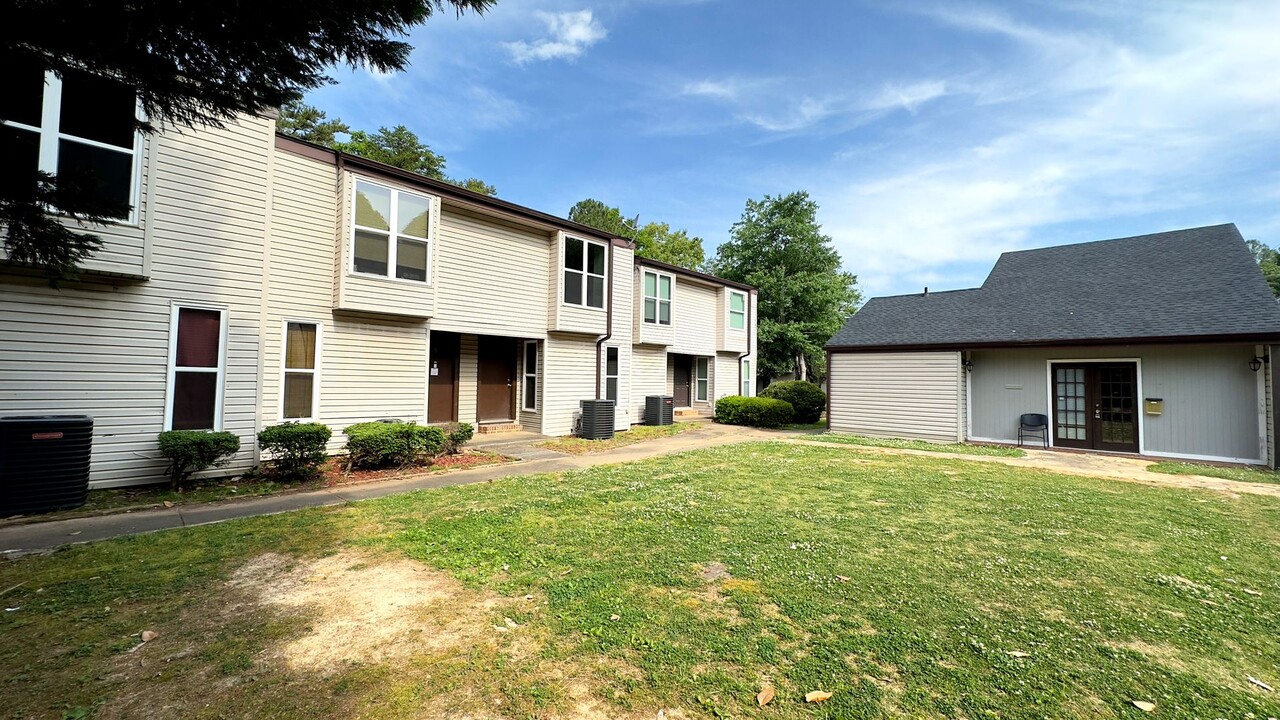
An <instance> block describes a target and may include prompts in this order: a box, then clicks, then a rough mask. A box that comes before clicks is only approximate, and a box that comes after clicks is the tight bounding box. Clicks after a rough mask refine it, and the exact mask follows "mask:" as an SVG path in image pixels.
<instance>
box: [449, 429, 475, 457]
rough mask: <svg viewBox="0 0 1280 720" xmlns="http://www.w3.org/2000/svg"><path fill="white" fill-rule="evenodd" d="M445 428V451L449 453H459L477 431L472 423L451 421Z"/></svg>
mask: <svg viewBox="0 0 1280 720" xmlns="http://www.w3.org/2000/svg"><path fill="white" fill-rule="evenodd" d="M442 429H443V430H444V451H445V452H446V453H448V454H449V455H457V454H458V451H459V450H461V449H462V446H463V445H466V444H467V441H468V440H470V439H471V438H472V437H473V436H474V435H475V433H476V429H475V428H473V427H471V423H449V424H447V425H445V426H444V427H443V428H442Z"/></svg>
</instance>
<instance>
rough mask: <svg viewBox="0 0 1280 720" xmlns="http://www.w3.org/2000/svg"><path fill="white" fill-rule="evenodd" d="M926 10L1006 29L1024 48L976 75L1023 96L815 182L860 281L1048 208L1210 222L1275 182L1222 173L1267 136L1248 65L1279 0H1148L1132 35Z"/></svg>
mask: <svg viewBox="0 0 1280 720" xmlns="http://www.w3.org/2000/svg"><path fill="white" fill-rule="evenodd" d="M935 15H936V19H938V20H940V21H942V22H945V23H947V24H950V25H954V26H957V27H963V28H966V29H969V30H973V31H977V32H995V33H999V34H1001V35H1003V36H1005V37H1008V38H1010V39H1012V40H1014V41H1015V42H1016V43H1017V44H1018V46H1019V48H1020V51H1021V52H1023V53H1025V54H1026V60H1027V62H1026V63H1025V64H1023V65H1020V66H1018V67H1013V68H1007V69H1003V70H1001V71H998V72H997V73H995V77H992V78H988V80H991V81H994V84H995V85H997V86H1001V85H1003V86H1005V87H1020V86H1031V85H1034V86H1036V87H1038V92H1037V93H1036V95H1035V97H1034V102H1030V101H1029V102H1026V103H1021V102H1019V101H1017V100H1012V101H1009V102H1006V103H1003V104H1001V105H1000V106H999V107H998V108H986V109H975V112H983V113H985V114H984V115H983V117H989V118H991V123H990V125H989V127H990V129H989V130H986V131H978V132H973V133H971V134H970V135H968V136H958V137H955V138H953V139H952V141H951V142H949V143H939V142H937V139H936V138H930V139H929V140H925V139H921V138H919V137H917V136H912V137H911V138H910V139H909V140H908V141H904V142H903V143H902V144H901V145H899V146H898V147H895V148H891V149H890V150H889V151H888V152H886V153H885V155H884V156H882V157H881V158H880V159H879V162H878V164H877V166H876V167H874V168H870V169H863V170H862V171H861V172H858V173H856V174H857V175H859V176H860V177H859V179H858V180H856V181H854V182H851V183H850V182H845V183H839V184H835V185H833V186H830V187H829V189H827V190H824V191H822V192H820V193H818V194H819V196H820V200H821V201H822V204H823V207H824V208H826V209H827V212H825V213H824V215H825V216H826V220H827V230H828V231H829V232H830V233H831V234H832V235H833V236H835V237H836V238H837V241H838V243H839V244H840V245H841V247H842V249H843V250H844V255H845V257H846V259H847V260H848V261H849V263H850V265H851V266H852V267H853V268H854V269H856V270H858V272H859V273H860V274H861V275H862V277H863V279H864V280H867V281H869V285H870V287H869V289H871V290H872V291H873V292H874V291H876V290H881V291H882V290H887V289H895V288H900V287H901V286H902V285H903V284H905V283H906V282H912V283H913V285H914V280H913V279H912V278H913V277H914V276H915V275H921V274H927V273H936V272H937V271H938V270H939V269H942V268H947V267H953V268H958V267H960V266H961V265H963V264H964V263H967V262H968V263H973V262H979V263H981V264H982V265H984V266H985V265H987V264H989V262H990V261H991V260H993V259H994V257H995V255H996V254H998V253H999V252H1000V251H1002V250H1008V249H1012V248H1016V247H1020V246H1025V245H1031V244H1041V243H1043V242H1044V240H1043V236H1044V233H1046V232H1047V231H1048V230H1049V229H1050V228H1054V227H1062V226H1063V225H1064V224H1069V223H1078V222H1089V221H1099V220H1103V221H1107V222H1108V223H1109V224H1113V225H1115V226H1116V227H1117V228H1118V230H1117V232H1115V233H1114V234H1125V233H1124V232H1122V231H1119V228H1126V227H1127V226H1126V224H1125V223H1126V220H1127V219H1129V218H1137V217H1150V216H1153V215H1155V216H1161V215H1163V216H1167V217H1170V218H1175V217H1176V218H1178V219H1177V220H1174V221H1173V222H1180V223H1192V224H1203V223H1211V222H1221V221H1226V220H1231V219H1232V218H1229V217H1227V218H1224V217H1221V216H1220V215H1219V214H1218V210H1217V208H1218V207H1220V206H1222V205H1224V204H1225V203H1224V202H1223V201H1224V200H1225V199H1226V198H1228V197H1231V199H1233V200H1238V199H1239V194H1241V193H1244V194H1251V193H1252V194H1257V195H1258V197H1259V198H1262V197H1263V195H1264V194H1265V193H1266V192H1275V188H1274V187H1272V188H1266V187H1254V188H1247V187H1246V188H1241V187H1239V186H1238V185H1237V184H1236V182H1235V180H1236V178H1237V177H1238V173H1239V170H1240V168H1242V167H1248V166H1249V165H1250V164H1253V165H1255V166H1256V165H1257V164H1258V163H1259V162H1260V161H1261V160H1262V158H1263V157H1265V156H1267V155H1268V154H1271V156H1273V157H1274V153H1275V152H1276V151H1277V149H1278V146H1280V142H1278V139H1277V137H1276V136H1275V133H1274V128H1275V127H1276V126H1277V124H1278V123H1280V102H1278V101H1277V100H1276V98H1278V97H1280V74H1277V73H1274V72H1269V71H1264V70H1262V69H1264V68H1275V67H1280V43H1276V42H1275V41H1274V39H1275V31H1276V29H1277V28H1280V7H1276V6H1274V5H1272V6H1270V7H1269V8H1268V7H1266V6H1264V5H1261V4H1260V5H1256V6H1252V7H1249V8H1243V7H1242V8H1240V9H1239V10H1237V11H1236V12H1234V13H1232V12H1221V11H1219V12H1215V13H1208V14H1206V13H1202V12H1198V11H1197V9H1194V8H1193V9H1191V10H1186V9H1184V8H1180V9H1169V10H1167V11H1165V12H1162V13H1155V12H1153V13H1150V14H1149V15H1148V17H1147V18H1146V22H1147V26H1146V27H1144V28H1142V31H1143V32H1142V33H1140V34H1141V36H1142V38H1140V39H1139V42H1135V43H1134V44H1126V43H1121V42H1119V41H1116V40H1113V39H1109V38H1107V37H1105V36H1102V35H1098V34H1094V35H1071V34H1070V33H1064V32H1058V31H1056V30H1050V29H1042V28H1037V27H1032V26H1028V25H1025V24H1021V23H1018V22H1016V21H1014V20H1012V19H1009V18H1008V17H1006V16H1003V15H1000V14H999V13H996V12H994V11H990V10H981V9H978V10H970V11H967V12H965V13H964V14H957V12H956V11H954V10H953V9H948V10H947V11H946V12H945V13H937V14H935ZM1046 38H1053V39H1052V41H1050V42H1046ZM1143 38H1156V40H1148V39H1143ZM920 91H921V92H922V93H923V94H924V95H927V94H928V93H927V92H924V88H923V87H921V88H920ZM903 95H904V97H906V98H908V99H909V98H910V97H912V96H913V94H912V93H905V92H904V93H903ZM907 104H908V102H907V101H904V102H903V105H904V106H906V105H907ZM979 124H981V123H979ZM931 141H932V142H931ZM859 160H860V161H861V160H865V158H859ZM837 172H838V171H837ZM1183 218H1189V219H1185V220H1184V219H1183ZM1148 222H1149V221H1148ZM1162 229H1168V228H1165V227H1149V226H1148V227H1142V228H1136V229H1134V231H1135V232H1138V231H1143V230H1147V231H1157V230H1162ZM1246 232H1248V231H1246ZM1079 239H1095V238H1090V237H1084V238H1079ZM952 278H953V280H954V281H955V282H954V284H955V285H962V284H966V283H969V282H972V281H974V280H975V279H976V280H980V277H979V278H974V277H967V276H966V275H965V273H964V272H962V271H957V273H956V274H955V275H953V276H952Z"/></svg>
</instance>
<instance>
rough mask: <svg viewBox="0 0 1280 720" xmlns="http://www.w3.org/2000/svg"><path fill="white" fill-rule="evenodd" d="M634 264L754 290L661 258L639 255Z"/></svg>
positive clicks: (754, 289)
mask: <svg viewBox="0 0 1280 720" xmlns="http://www.w3.org/2000/svg"><path fill="white" fill-rule="evenodd" d="M636 265H637V266H644V267H651V268H654V269H655V270H662V271H664V272H669V273H673V274H675V275H684V276H685V277H691V278H695V279H697V280H701V281H703V282H708V283H712V284H714V285H728V286H729V287H735V288H738V289H740V290H746V291H747V292H755V291H756V287H755V286H754V285H748V284H746V283H740V282H737V281H734V280H725V279H724V278H722V277H716V276H715V275H711V274H710V273H704V272H698V271H697V270H690V269H689V268H686V267H680V266H679V265H672V264H671V263H665V262H662V261H661V260H651V259H649V258H645V257H640V256H639V255H637V256H636Z"/></svg>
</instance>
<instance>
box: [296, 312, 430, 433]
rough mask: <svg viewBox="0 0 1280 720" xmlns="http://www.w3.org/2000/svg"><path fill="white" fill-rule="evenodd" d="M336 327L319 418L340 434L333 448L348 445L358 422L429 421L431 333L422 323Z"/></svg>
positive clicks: (342, 318)
mask: <svg viewBox="0 0 1280 720" xmlns="http://www.w3.org/2000/svg"><path fill="white" fill-rule="evenodd" d="M331 328H332V329H329V327H326V330H325V335H324V347H323V351H322V352H323V362H322V364H321V368H322V370H321V377H320V418H319V419H320V422H323V423H325V424H326V425H328V426H329V427H330V428H332V429H333V431H334V433H335V438H334V443H333V444H331V447H334V449H336V447H337V446H339V445H338V444H339V443H340V442H345V436H338V435H339V434H340V433H341V430H342V428H345V427H346V426H347V425H351V424H353V423H358V422H369V421H372V420H381V419H383V418H395V419H398V420H413V421H416V422H425V421H426V397H427V387H426V383H427V331H426V328H425V327H424V326H423V325H422V324H420V323H414V322H411V321H410V322H396V321H393V320H389V319H387V318H382V317H377V318H373V317H368V318H362V317H354V316H347V315H338V316H335V317H334V319H333V322H332V325H331ZM277 367H278V366H277ZM277 374H278V370H277ZM277 402H278V401H277Z"/></svg>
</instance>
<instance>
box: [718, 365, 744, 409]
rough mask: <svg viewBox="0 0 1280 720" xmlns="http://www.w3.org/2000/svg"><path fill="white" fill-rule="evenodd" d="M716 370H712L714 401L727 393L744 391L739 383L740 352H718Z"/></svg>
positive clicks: (733, 393)
mask: <svg viewBox="0 0 1280 720" xmlns="http://www.w3.org/2000/svg"><path fill="white" fill-rule="evenodd" d="M715 365H716V366H715V370H714V372H712V377H711V381H712V392H711V399H712V402H713V403H714V401H716V400H719V399H720V398H722V397H724V396H726V395H737V394H739V393H741V392H742V388H741V387H740V386H739V385H738V354H737V353H717V354H716V358H715Z"/></svg>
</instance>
